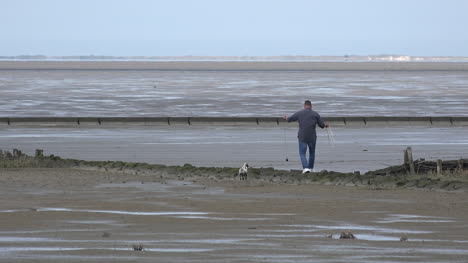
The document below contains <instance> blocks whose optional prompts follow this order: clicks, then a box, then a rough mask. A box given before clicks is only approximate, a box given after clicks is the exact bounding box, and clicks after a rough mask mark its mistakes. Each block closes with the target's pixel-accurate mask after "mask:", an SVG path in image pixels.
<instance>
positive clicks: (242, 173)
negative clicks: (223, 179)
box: [239, 163, 249, 180]
mask: <svg viewBox="0 0 468 263" xmlns="http://www.w3.org/2000/svg"><path fill="white" fill-rule="evenodd" d="M248 170H249V164H248V163H244V165H242V167H241V168H240V169H239V179H240V180H247V172H248Z"/></svg>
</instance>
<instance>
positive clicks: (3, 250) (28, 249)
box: [0, 247, 215, 253]
mask: <svg viewBox="0 0 468 263" xmlns="http://www.w3.org/2000/svg"><path fill="white" fill-rule="evenodd" d="M77 250H118V251H133V249H132V248H129V247H125V248H105V247H100V248H96V247H93V248H86V247H0V253H9V252H10V253H11V252H34V251H38V252H49V251H52V252H54V251H77ZM214 250H215V249H212V248H145V250H144V251H145V252H167V253H194V252H210V251H214Z"/></svg>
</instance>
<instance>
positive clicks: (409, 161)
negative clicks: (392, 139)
mask: <svg viewBox="0 0 468 263" xmlns="http://www.w3.org/2000/svg"><path fill="white" fill-rule="evenodd" d="M404 161H405V166H406V167H407V169H408V172H409V173H410V174H414V173H416V170H415V169H414V162H413V150H412V149H411V147H408V148H406V150H405V152H404Z"/></svg>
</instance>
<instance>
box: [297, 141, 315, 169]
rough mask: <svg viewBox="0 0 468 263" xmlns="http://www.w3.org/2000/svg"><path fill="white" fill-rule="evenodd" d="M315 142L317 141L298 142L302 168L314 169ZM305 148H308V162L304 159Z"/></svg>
mask: <svg viewBox="0 0 468 263" xmlns="http://www.w3.org/2000/svg"><path fill="white" fill-rule="evenodd" d="M316 142H317V140H314V141H313V142H301V141H299V156H300V157H301V163H302V168H309V169H314V163H315V144H316ZM307 147H309V162H307V157H306V152H307Z"/></svg>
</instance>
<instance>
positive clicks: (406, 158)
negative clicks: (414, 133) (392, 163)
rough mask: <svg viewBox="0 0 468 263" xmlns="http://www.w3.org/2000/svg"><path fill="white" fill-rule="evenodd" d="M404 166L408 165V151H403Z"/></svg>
mask: <svg viewBox="0 0 468 263" xmlns="http://www.w3.org/2000/svg"><path fill="white" fill-rule="evenodd" d="M403 164H404V165H405V166H406V165H408V149H406V150H404V151H403Z"/></svg>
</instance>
